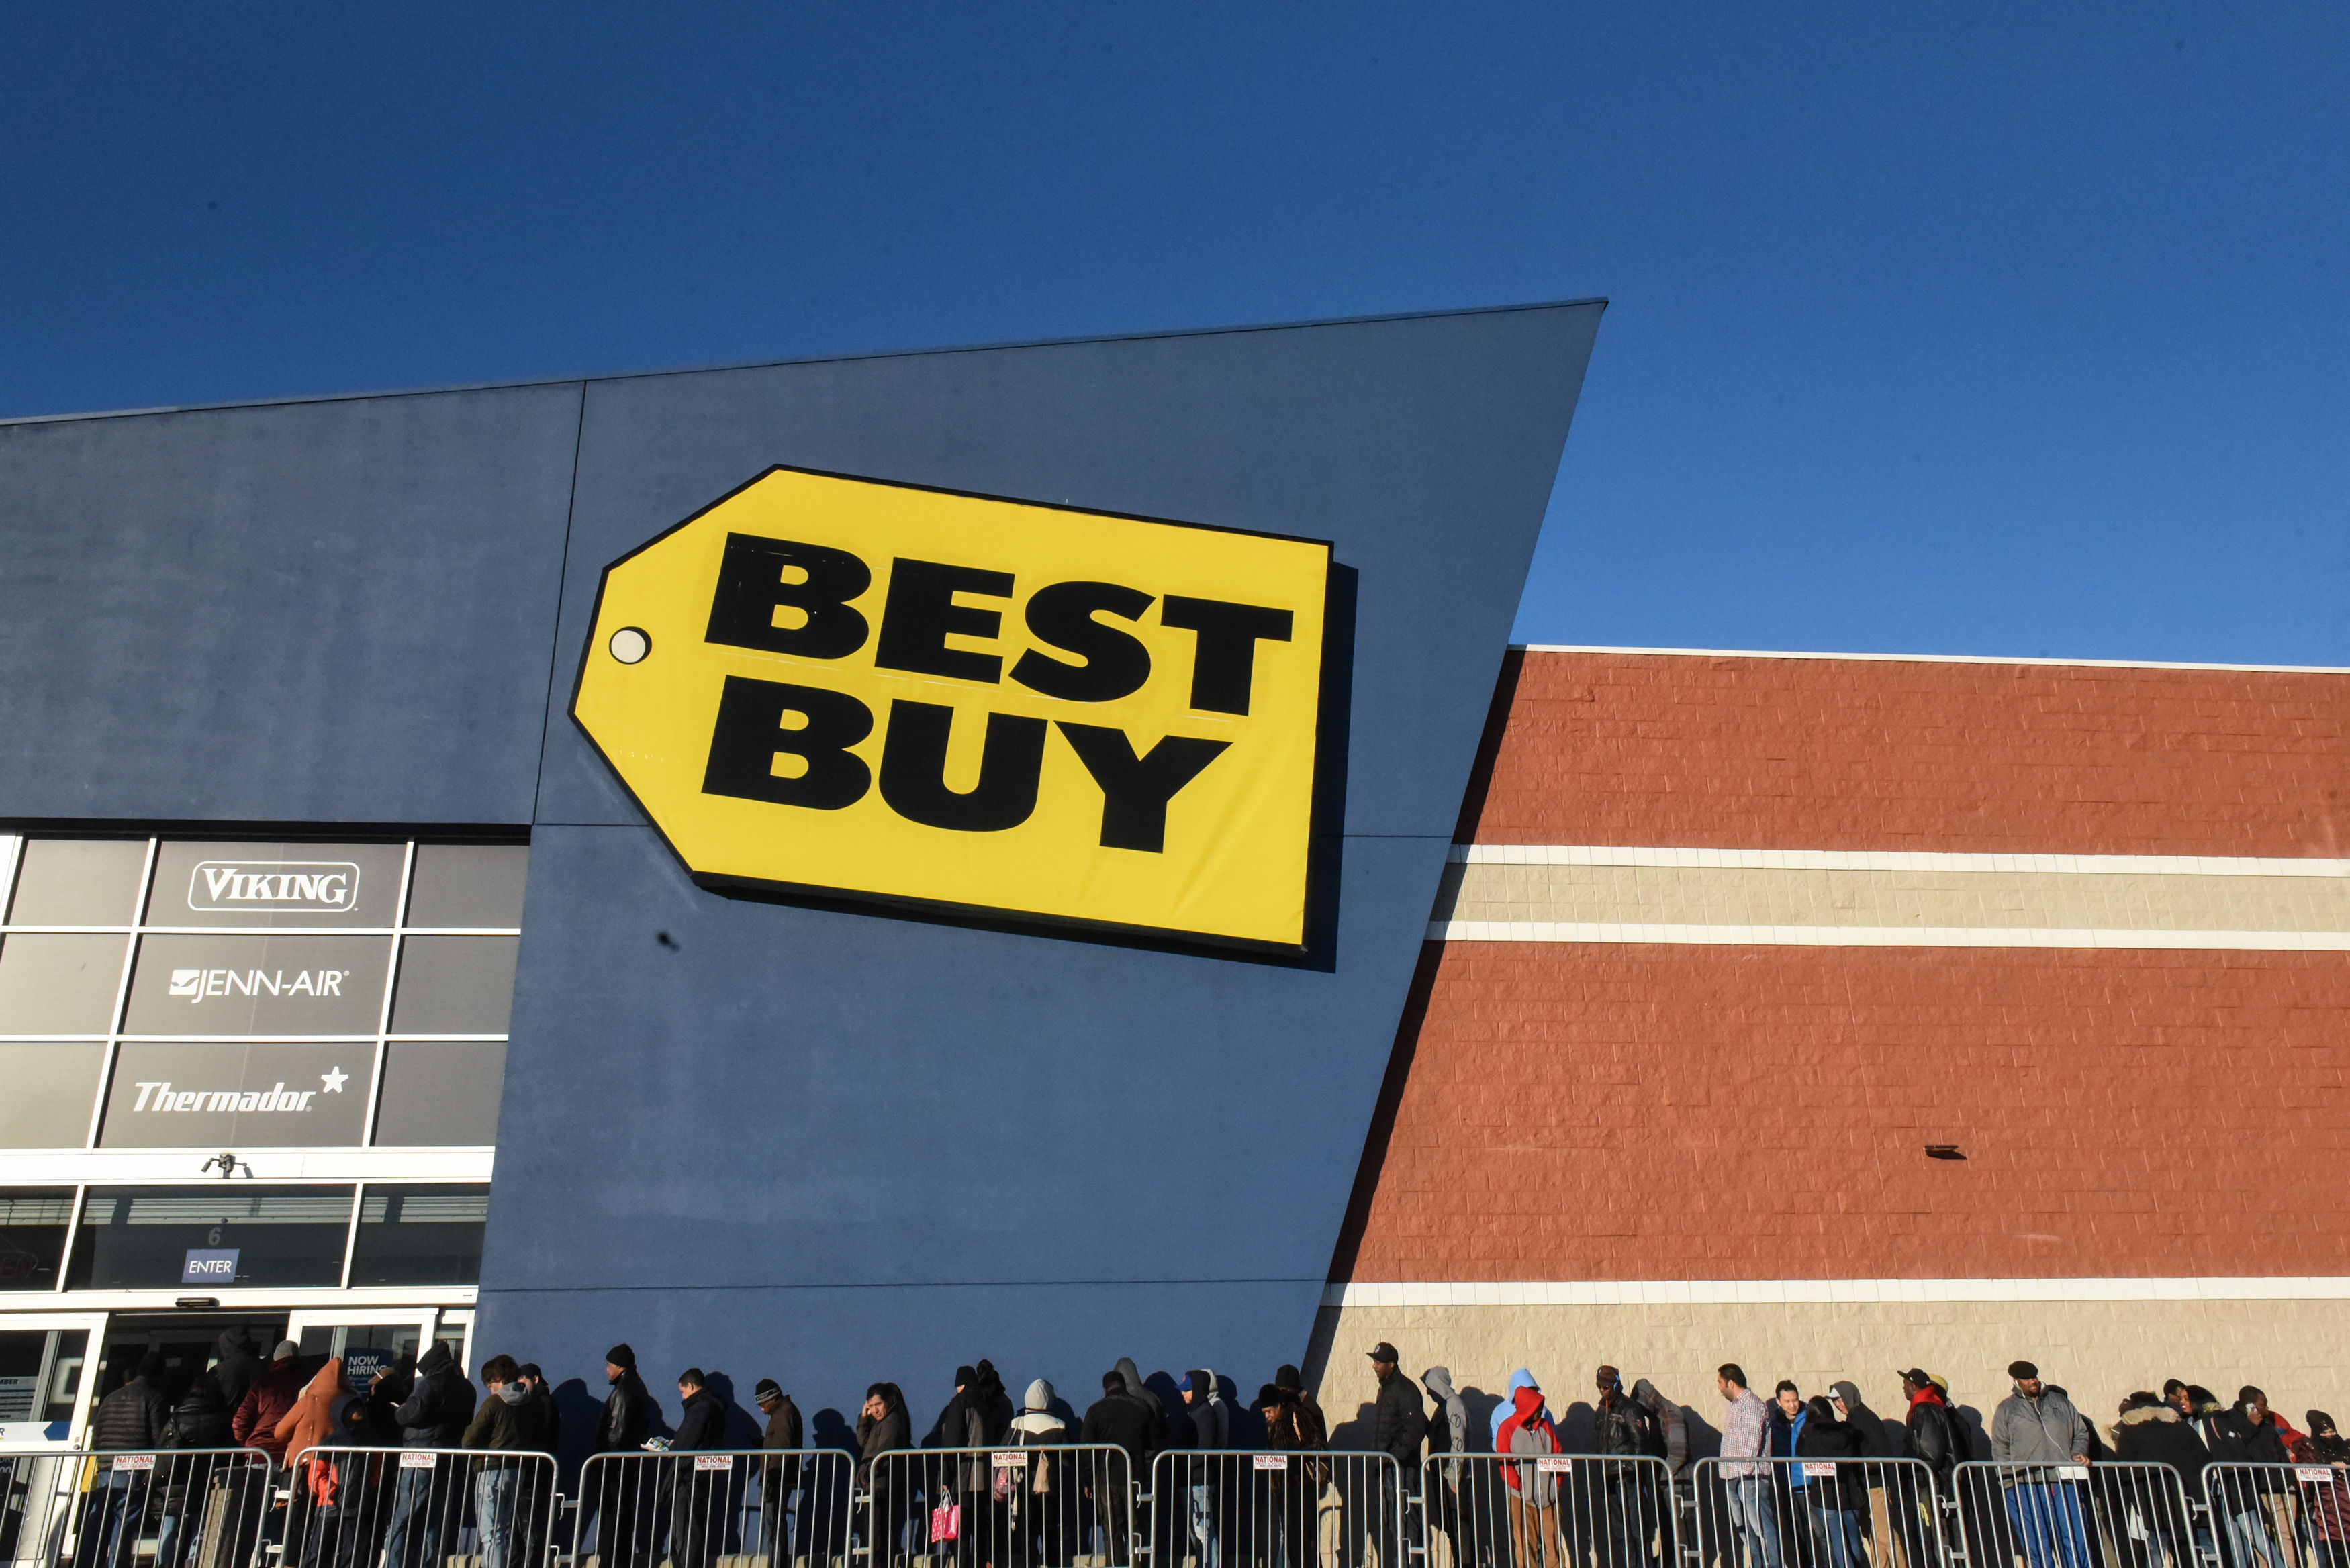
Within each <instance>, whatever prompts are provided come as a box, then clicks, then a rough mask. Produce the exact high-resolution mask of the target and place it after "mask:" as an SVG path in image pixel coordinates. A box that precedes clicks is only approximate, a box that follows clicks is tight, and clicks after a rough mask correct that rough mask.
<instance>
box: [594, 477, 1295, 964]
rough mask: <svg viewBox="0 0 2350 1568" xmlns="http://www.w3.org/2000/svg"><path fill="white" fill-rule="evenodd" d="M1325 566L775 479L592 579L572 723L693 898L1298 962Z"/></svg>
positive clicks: (1132, 528)
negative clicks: (1147, 934) (795, 901)
mask: <svg viewBox="0 0 2350 1568" xmlns="http://www.w3.org/2000/svg"><path fill="white" fill-rule="evenodd" d="M1330 571H1331V566H1330V549H1329V546H1328V545H1325V544H1318V543H1315V542H1311V541H1307V540H1302V539H1291V538H1284V537H1277V536H1273V535H1262V534H1245V533H1237V532H1232V531H1227V530H1222V529H1217V528H1211V527H1205V526H1201V525H1198V524H1184V523H1169V522H1161V521H1155V520H1150V519H1143V518H1134V517H1124V516H1116V515H1111V514H1103V513H1093V512H1080V511H1074V510H1070V509H1068V508H1065V507H1056V506H1046V505H1039V504H1033V503H1029V502H1021V501H1006V500H1002V499H998V498H995V497H991V496H981V495H966V494H959V493H946V492H941V491H935V490H922V489H916V488H912V487H910V486H906V485H900V484H888V483H878V482H875V481H871V480H863V479H850V478H844V477H841V476H838V475H834V474H822V473H811V472H803V471H800V470H795V469H781V468H779V469H774V470H771V471H769V472H767V473H765V474H763V475H761V476H760V477H759V478H757V479H755V480H754V481H753V482H751V483H749V484H747V485H745V486H743V488H742V489H741V490H738V491H736V492H735V493H733V494H732V495H729V496H727V497H726V498H724V499H723V500H722V501H720V502H718V503H717V504H714V505H712V506H711V507H710V508H709V509H708V510H706V511H704V512H702V513H701V514H698V515H696V516H694V517H691V518H689V519H688V520H687V521H685V522H684V523H681V524H678V525H677V526H676V527H675V528H672V529H671V530H670V531H669V532H668V533H666V534H663V535H660V537H658V538H656V539H654V540H653V541H652V542H650V544H648V545H645V546H644V547H642V548H641V549H639V550H637V551H636V552H634V553H633V554H631V555H629V556H624V557H622V558H621V559H620V560H619V561H617V562H615V563H613V564H612V566H609V567H608V568H607V569H606V571H605V573H604V582H603V587H602V591H601V594H600V596H599V597H598V606H597V611H596V618H595V622H594V628H593V630H592V632H591V633H590V636H589V639H588V643H587V650H586V654H585V657H584V659H583V662H582V665H581V669H580V673H579V680H578V685H577V690H576V691H575V693H574V695H573V698H572V705H571V711H572V715H573V717H574V718H575V719H576V720H577V722H578V723H579V724H580V726H581V728H582V729H584V730H585V731H586V732H587V735H588V737H589V738H590V739H591V740H592V741H593V742H595V743H596V745H597V746H598V749H599V750H600V751H601V752H602V753H603V754H604V757H605V759H606V761H607V762H608V763H610V764H611V766H612V768H613V770H614V771H615V772H616V773H618V774H619V776H620V778H621V779H622V781H623V782H625V783H626V784H628V786H629V788H630V789H631V790H632V791H633V792H634V793H635V794H636V796H637V798H638V799H639V801H640V802H641V803H642V804H643V805H644V806H645V809H646V811H647V812H648V813H649V814H650V815H651V817H652V819H653V821H654V822H655V824H656V825H658V826H659V827H660V830H661V832H662V833H663V834H664V835H665V836H667V837H668V840H669V842H670V844H671V846H672V847H674V848H675V849H676V850H677V852H678V854H679V856H680V857H681V858H682V859H683V860H684V861H685V863H686V865H687V866H688V867H690V868H691V870H692V871H693V872H694V874H695V875H696V876H697V877H699V878H701V879H702V880H704V881H706V882H710V883H712V884H718V885H726V884H734V885H749V886H756V887H771V888H792V889H799V890H807V891H816V892H823V893H834V894H837V893H847V894H850V895H863V896H869V897H874V898H882V899H888V900H893V901H899V902H911V903H920V904H925V905H931V906H947V907H953V908H959V909H976V910H985V911H990V912H994V911H1003V912H1009V913H1013V914H1019V915H1029V916H1037V917H1043V918H1045V919H1056V920H1065V921H1082V922H1088V923H1100V924H1106V925H1114V926H1119V927H1124V928H1128V929H1145V930H1153V931H1160V932H1166V933H1170V934H1180V935H1184V936H1190V937H1200V938H1206V939H1209V940H1221V941H1227V942H1236V943H1241V944H1246V945H1251V946H1261V947H1268V948H1276V949H1295V948H1297V947H1298V946H1300V945H1301V944H1303V942H1304V941H1305V880H1306V857H1307V851H1308V847H1309V845H1310V842H1311V839H1312V816H1313V805H1314V798H1313V797H1314V776H1315V746H1316V741H1317V735H1316V728H1317V723H1318V721H1319V716H1320V712H1321V701H1322V669H1323V618H1324V606H1325V600H1326V594H1327V588H1328V583H1329V578H1330Z"/></svg>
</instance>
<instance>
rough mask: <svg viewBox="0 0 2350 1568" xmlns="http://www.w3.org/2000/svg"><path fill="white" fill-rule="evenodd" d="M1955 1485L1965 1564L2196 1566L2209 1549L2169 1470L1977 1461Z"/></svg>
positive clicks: (1962, 1470) (1957, 1548) (1959, 1548)
mask: <svg viewBox="0 0 2350 1568" xmlns="http://www.w3.org/2000/svg"><path fill="white" fill-rule="evenodd" d="M1951 1480H1952V1486H1953V1489H1954V1490H1955V1492H1956V1494H1957V1495H1956V1500H1955V1501H1956V1504H1957V1507H1956V1511H1957V1514H1958V1539H1957V1540H1956V1542H1953V1546H1954V1555H1959V1554H1962V1555H1963V1556H1964V1558H1965V1561H1966V1563H1967V1564H1968V1568H2002V1564H2004V1565H2006V1568H2197V1565H2198V1564H2199V1563H2201V1562H2202V1561H2204V1560H2206V1559H2207V1558H2208V1557H2209V1555H2210V1550H2211V1545H2210V1531H2209V1529H2208V1527H2207V1524H2206V1521H2205V1520H2204V1519H2203V1518H2202V1516H2201V1515H2200V1513H2199V1511H2198V1510H2197V1509H2196V1507H2195V1506H2194V1504H2193V1503H2192V1501H2190V1500H2189V1497H2188V1495H2187V1490H2186V1488H2185V1486H2184V1485H2183V1484H2182V1483H2181V1482H2180V1480H2179V1476H2178V1471H2177V1470H2175V1469H2171V1467H2169V1466H2168V1465H2164V1464H2135V1463H2132V1464H2124V1463H2118V1462H2100V1463H2097V1464H2094V1465H2087V1464H2017V1463H2013V1462H1994V1461H1986V1460H1981V1459H1975V1460H1970V1461H1968V1462H1967V1463H1965V1464H1962V1465H1960V1466H1959V1467H1958V1468H1957V1469H1955V1470H1954V1471H1953V1472H1952V1475H1951Z"/></svg>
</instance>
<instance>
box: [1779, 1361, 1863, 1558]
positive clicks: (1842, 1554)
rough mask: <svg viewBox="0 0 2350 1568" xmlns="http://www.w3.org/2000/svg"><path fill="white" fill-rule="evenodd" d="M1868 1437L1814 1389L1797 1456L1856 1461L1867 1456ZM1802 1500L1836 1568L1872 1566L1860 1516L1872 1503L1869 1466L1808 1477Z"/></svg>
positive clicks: (1815, 1535) (1849, 1466) (1798, 1438)
mask: <svg viewBox="0 0 2350 1568" xmlns="http://www.w3.org/2000/svg"><path fill="white" fill-rule="evenodd" d="M1864 1441H1865V1435H1864V1434H1863V1433H1862V1432H1861V1431H1860V1429H1859V1428H1856V1427H1855V1426H1853V1424H1852V1423H1851V1422H1849V1421H1845V1420H1840V1419H1838V1417H1837V1416H1836V1409H1835V1405H1834V1404H1833V1403H1832V1402H1830V1400H1829V1399H1828V1397H1827V1396H1826V1395H1825V1394H1814V1395H1813V1396H1812V1397H1811V1399H1810V1401H1809V1402H1808V1406H1807V1412H1806V1416H1805V1418H1804V1429H1803V1431H1802V1432H1801V1433H1799V1434H1798V1435H1797V1436H1796V1438H1795V1455H1796V1457H1797V1458H1798V1459H1853V1460H1857V1459H1861V1458H1863V1457H1864V1453H1865V1450H1864V1449H1863V1446H1862V1445H1863V1443H1864ZM1803 1499H1804V1507H1805V1508H1806V1509H1808V1510H1809V1511H1810V1513H1811V1521H1810V1526H1811V1533H1812V1539H1813V1541H1814V1542H1818V1543H1821V1544H1823V1545H1825V1547H1826V1548H1827V1552H1826V1559H1827V1562H1828V1563H1829V1564H1830V1565H1831V1568H1867V1563H1868V1558H1867V1556H1866V1553H1865V1552H1863V1551H1862V1549H1861V1537H1862V1529H1861V1515H1862V1514H1863V1513H1864V1512H1865V1511H1866V1510H1867V1507H1868V1481H1867V1471H1866V1466H1863V1465H1860V1464H1839V1465H1838V1466H1836V1469H1835V1474H1834V1475H1828V1476H1817V1477H1810V1478H1806V1484H1805V1485H1804V1490H1803Z"/></svg>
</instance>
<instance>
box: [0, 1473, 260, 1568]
mask: <svg viewBox="0 0 2350 1568" xmlns="http://www.w3.org/2000/svg"><path fill="white" fill-rule="evenodd" d="M0 1468H5V1475H6V1478H7V1479H6V1485H7V1504H6V1512H5V1521H0V1561H5V1562H6V1563H9V1564H11V1568H66V1565H70V1568H133V1564H134V1563H139V1562H140V1561H141V1560H142V1559H143V1560H145V1561H146V1562H147V1563H149V1564H150V1565H151V1568H250V1565H251V1564H252V1563H253V1562H254V1561H255V1553H256V1552H257V1551H258V1549H259V1548H260V1545H261V1536H262V1528H263V1523H264V1521H265V1514H266V1510H267V1507H268V1502H269V1496H270V1489H269V1479H270V1463H269V1456H268V1455H267V1454H265V1453H262V1452H260V1451H259V1450H257V1449H157V1450H153V1451H141V1452H136V1453H112V1452H99V1451H93V1450H91V1449H33V1450H28V1451H18V1452H13V1453H9V1454H5V1455H0Z"/></svg>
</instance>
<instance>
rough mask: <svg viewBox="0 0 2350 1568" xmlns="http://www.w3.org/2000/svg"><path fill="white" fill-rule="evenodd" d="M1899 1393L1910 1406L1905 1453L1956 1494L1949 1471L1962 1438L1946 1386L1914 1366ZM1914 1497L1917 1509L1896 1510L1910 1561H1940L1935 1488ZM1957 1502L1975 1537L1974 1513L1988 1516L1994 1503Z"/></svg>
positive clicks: (1977, 1500)
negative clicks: (1955, 1432) (1955, 1427)
mask: <svg viewBox="0 0 2350 1568" xmlns="http://www.w3.org/2000/svg"><path fill="white" fill-rule="evenodd" d="M1901 1397H1902V1398H1903V1399H1904V1400H1906V1401H1908V1407H1909V1408H1908V1417H1907V1419H1906V1421H1905V1429H1904V1431H1903V1432H1902V1434H1901V1454H1902V1457H1903V1458H1904V1459H1918V1460H1921V1461H1923V1462H1924V1464H1925V1466H1926V1468H1927V1469H1929V1470H1931V1471H1932V1472H1933V1475H1934V1486H1935V1487H1936V1488H1937V1489H1939V1490H1940V1492H1941V1493H1942V1494H1943V1495H1945V1496H1956V1495H1957V1493H1956V1491H1955V1490H1953V1487H1952V1484H1951V1474H1952V1471H1953V1470H1954V1469H1956V1468H1957V1465H1958V1463H1959V1449H1958V1439H1957V1438H1956V1437H1955V1436H1954V1435H1953V1433H1952V1431H1951V1428H1952V1426H1953V1424H1954V1423H1955V1421H1956V1419H1957V1417H1953V1416H1952V1415H1951V1414H1950V1405H1949V1403H1948V1402H1947V1401H1945V1400H1944V1399H1943V1397H1942V1390H1941V1389H1940V1387H1939V1386H1937V1385H1936V1384H1935V1382H1934V1380H1933V1378H1932V1377H1930V1376H1928V1375H1927V1373H1926V1372H1925V1371H1924V1369H1922V1368H1920V1367H1916V1366H1913V1367H1911V1368H1910V1369H1909V1370H1908V1371H1907V1372H1905V1373H1903V1374H1902V1375H1901ZM1914 1501H1915V1503H1916V1506H1915V1507H1914V1508H1912V1507H1904V1508H1902V1509H1900V1510H1899V1513H1900V1515H1901V1521H1900V1522H1901V1533H1902V1539H1903V1541H1904V1542H1905V1543H1906V1544H1907V1548H1908V1560H1909V1561H1910V1562H1911V1563H1934V1562H1939V1561H1940V1559H1939V1556H1937V1555H1936V1553H1937V1552H1939V1546H1938V1544H1937V1543H1938V1542H1939V1540H1940V1524H1941V1521H1940V1520H1939V1517H1938V1513H1939V1509H1938V1506H1937V1505H1936V1503H1935V1502H1934V1501H1933V1495H1932V1492H1931V1491H1929V1493H1928V1495H1927V1496H1924V1497H1920V1498H1918V1499H1915V1500H1914ZM1959 1506H1960V1516H1961V1520H1962V1521H1963V1522H1965V1523H1966V1524H1967V1526H1968V1536H1969V1539H1970V1540H1972V1538H1973V1536H1974V1534H1975V1532H1976V1529H1977V1523H1976V1516H1977V1515H1979V1514H1981V1515H1984V1516H1985V1517H1986V1518H1988V1517H1989V1511H1990V1508H1991V1504H1990V1503H1988V1502H1987V1501H1985V1500H1983V1499H1981V1498H1980V1497H1976V1498H1968V1499H1961V1500H1960V1505H1959ZM1968 1560H1969V1561H1970V1562H1971V1561H1973V1560H1974V1559H1973V1555H1972V1553H1970V1554H1969V1558H1968Z"/></svg>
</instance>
